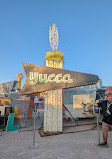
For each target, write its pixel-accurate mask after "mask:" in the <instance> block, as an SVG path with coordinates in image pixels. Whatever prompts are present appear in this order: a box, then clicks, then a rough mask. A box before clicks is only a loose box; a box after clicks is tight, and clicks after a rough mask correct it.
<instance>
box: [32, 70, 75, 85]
mask: <svg viewBox="0 0 112 159" xmlns="http://www.w3.org/2000/svg"><path fill="white" fill-rule="evenodd" d="M37 82H41V83H43V82H44V83H48V82H49V83H54V82H55V83H62V82H64V83H72V82H73V79H71V76H70V74H65V75H64V76H63V75H62V74H57V75H56V74H54V73H53V74H50V75H48V74H39V73H38V72H30V85H35V84H36V83H37Z"/></svg>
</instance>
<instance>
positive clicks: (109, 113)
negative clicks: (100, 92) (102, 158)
mask: <svg viewBox="0 0 112 159" xmlns="http://www.w3.org/2000/svg"><path fill="white" fill-rule="evenodd" d="M98 106H99V107H101V111H102V114H103V120H102V134H103V142H102V143H100V144H99V146H102V147H108V143H107V140H108V131H112V87H110V88H108V89H107V90H106V92H105V100H104V101H102V102H101V103H98Z"/></svg>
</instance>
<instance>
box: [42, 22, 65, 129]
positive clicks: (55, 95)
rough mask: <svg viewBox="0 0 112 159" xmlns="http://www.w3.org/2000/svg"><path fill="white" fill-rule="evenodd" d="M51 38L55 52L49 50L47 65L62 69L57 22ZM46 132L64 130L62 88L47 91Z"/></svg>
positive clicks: (51, 29)
mask: <svg viewBox="0 0 112 159" xmlns="http://www.w3.org/2000/svg"><path fill="white" fill-rule="evenodd" d="M49 40H50V45H51V48H52V50H53V52H47V55H46V66H49V67H53V68H60V69H62V67H63V53H61V52H57V51H56V50H57V47H58V41H59V36H58V29H57V27H56V26H55V24H53V26H52V28H51V27H50V29H49ZM44 132H62V89H58V90H52V91H46V97H45V111H44Z"/></svg>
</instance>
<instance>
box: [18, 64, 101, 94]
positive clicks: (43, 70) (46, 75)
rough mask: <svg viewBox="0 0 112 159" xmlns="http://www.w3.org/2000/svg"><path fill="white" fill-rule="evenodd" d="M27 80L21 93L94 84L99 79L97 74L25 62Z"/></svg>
mask: <svg viewBox="0 0 112 159" xmlns="http://www.w3.org/2000/svg"><path fill="white" fill-rule="evenodd" d="M23 67H24V70H25V73H26V76H27V80H26V82H25V84H24V86H23V88H22V90H21V92H20V93H21V94H31V93H35V92H43V91H49V90H55V89H61V88H70V87H80V86H86V85H92V84H95V83H97V82H98V81H99V77H98V76H97V75H92V74H87V73H81V72H75V71H69V70H63V69H57V68H51V67H47V66H41V65H35V64H29V63H23Z"/></svg>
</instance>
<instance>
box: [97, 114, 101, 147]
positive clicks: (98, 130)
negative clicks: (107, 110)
mask: <svg viewBox="0 0 112 159" xmlns="http://www.w3.org/2000/svg"><path fill="white" fill-rule="evenodd" d="M98 119H99V115H97V132H98V145H99V144H100V129H99V122H98Z"/></svg>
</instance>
